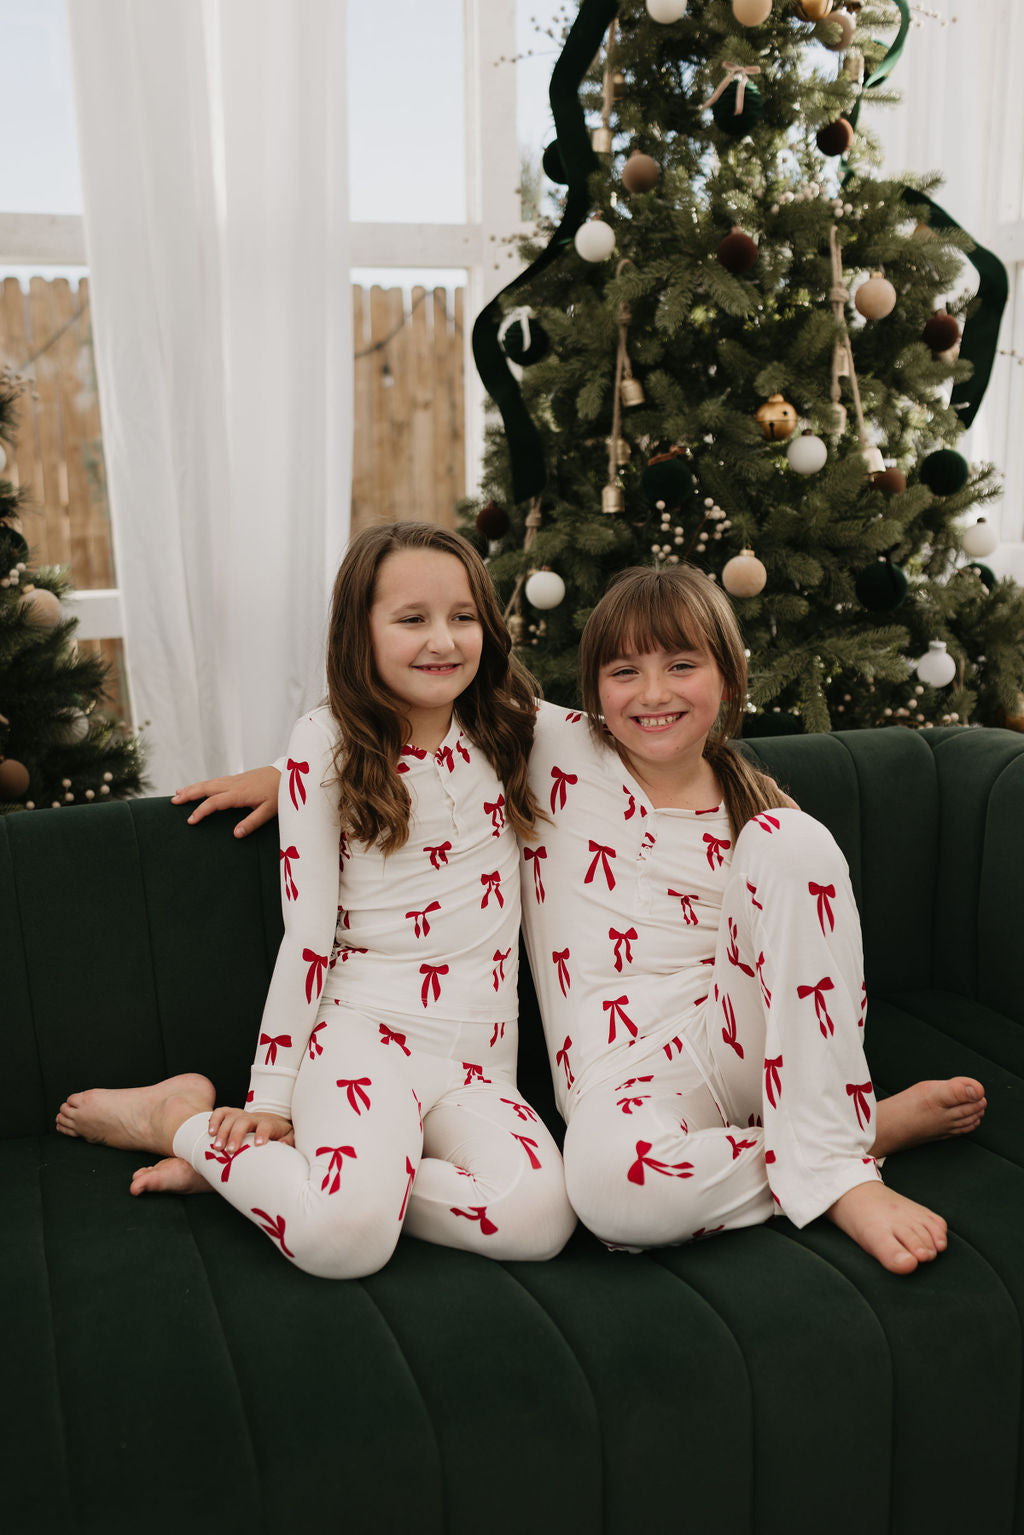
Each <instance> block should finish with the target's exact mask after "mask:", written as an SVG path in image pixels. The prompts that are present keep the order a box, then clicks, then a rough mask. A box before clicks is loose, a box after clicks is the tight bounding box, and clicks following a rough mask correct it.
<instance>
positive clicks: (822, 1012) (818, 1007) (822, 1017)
mask: <svg viewBox="0 0 1024 1535" xmlns="http://www.w3.org/2000/svg"><path fill="white" fill-rule="evenodd" d="M834 990H835V987H834V985H833V984H832V982H831V980H830V979H829V977H828V976H827V975H826V976H823V977H822V979H821V980H820V981H819V982H818V984H817V986H798V987H797V989H796V994H797V996H798V997H800V998H801V999H803V998H804V997H813V998H814V1011H815V1012H816V1013H817V1015H818V1028H819V1029H820V1030H821V1037H822V1038H823V1039H828V1037H829V1035H830V1034H834V1033H835V1031H836V1026H835V1024H834V1023H833V1022H832V1019H831V1018H830V1017H829V1015H828V1008H827V1007H826V1006H825V996H824V994H825V992H826V991H834Z"/></svg>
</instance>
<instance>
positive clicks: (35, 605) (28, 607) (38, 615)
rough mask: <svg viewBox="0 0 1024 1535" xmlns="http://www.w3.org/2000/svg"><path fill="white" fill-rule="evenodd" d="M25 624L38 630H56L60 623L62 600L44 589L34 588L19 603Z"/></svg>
mask: <svg viewBox="0 0 1024 1535" xmlns="http://www.w3.org/2000/svg"><path fill="white" fill-rule="evenodd" d="M18 606H19V608H20V609H21V614H22V617H23V618H24V620H25V622H26V623H28V624H32V625H33V627H34V628H36V629H55V628H56V627H57V625H58V624H59V623H60V616H61V615H60V599H59V598H58V597H55V596H54V594H53V592H48V591H46V589H45V588H43V587H33V589H32V591H30V592H26V593H25V595H24V596H23V597H22V598H21V600H20V601H19V603H18Z"/></svg>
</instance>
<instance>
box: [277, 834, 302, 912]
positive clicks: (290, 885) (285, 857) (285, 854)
mask: <svg viewBox="0 0 1024 1535" xmlns="http://www.w3.org/2000/svg"><path fill="white" fill-rule="evenodd" d="M298 861H299V851H298V848H294V847H283V848H282V849H281V857H280V862H281V863H283V864H284V868H283V869H282V870H281V877H282V879H283V880H284V894H285V899H286V900H288V901H294V900H297V899H298V894H299V892H298V889H297V887H296V884H295V876H294V874H293V873H292V864H293V863H298Z"/></svg>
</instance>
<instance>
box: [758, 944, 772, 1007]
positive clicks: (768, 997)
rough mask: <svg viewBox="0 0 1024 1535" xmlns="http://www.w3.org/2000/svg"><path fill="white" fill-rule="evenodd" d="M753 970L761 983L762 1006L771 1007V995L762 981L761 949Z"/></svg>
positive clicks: (762, 955)
mask: <svg viewBox="0 0 1024 1535" xmlns="http://www.w3.org/2000/svg"><path fill="white" fill-rule="evenodd" d="M754 969H755V970H756V971H757V979H758V980H759V981H760V983H761V995H762V997H764V1005H765V1007H771V1005H772V994H771V992H770V991H769V990H768V987H767V986H766V984H765V979H764V950H763V949H762V950H761V953H760V954H759V955H758V956H757V964H756V965H755V966H754Z"/></svg>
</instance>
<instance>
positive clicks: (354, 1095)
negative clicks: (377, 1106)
mask: <svg viewBox="0 0 1024 1535" xmlns="http://www.w3.org/2000/svg"><path fill="white" fill-rule="evenodd" d="M334 1085H335V1087H343V1088H344V1089H345V1096H346V1098H347V1099H348V1101H349V1107H350V1108H353V1109H355V1111H356V1113H357V1114H359V1115H361V1114H362V1112H363V1110H364V1109H368V1108H369V1107H370V1095H369V1093H368V1092H367V1091H366V1089H367V1088H368V1087H372V1086H373V1083H372V1082H371V1080H370V1078H369V1077H351V1078H349V1077H339V1078H338V1080H337V1082H335V1084H334ZM319 1155H320V1153H319V1152H317V1156H319Z"/></svg>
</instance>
